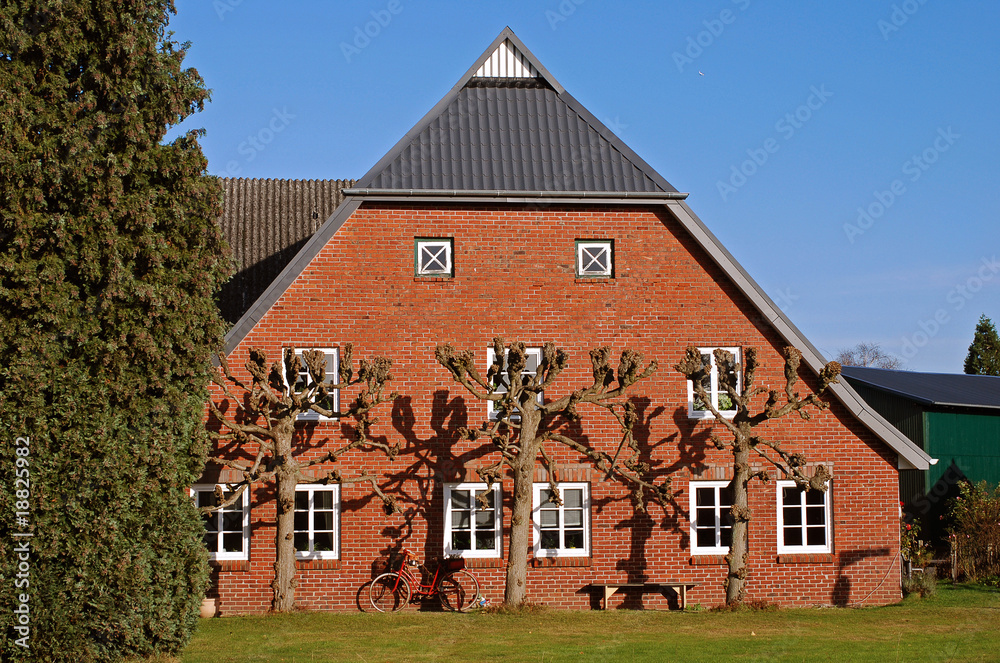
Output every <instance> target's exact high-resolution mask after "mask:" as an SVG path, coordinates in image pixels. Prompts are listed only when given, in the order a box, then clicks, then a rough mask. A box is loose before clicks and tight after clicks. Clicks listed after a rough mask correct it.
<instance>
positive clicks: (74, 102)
mask: <svg viewBox="0 0 1000 663" xmlns="http://www.w3.org/2000/svg"><path fill="white" fill-rule="evenodd" d="M173 12H174V7H173V2H172V1H170V0H167V1H165V2H159V1H154V0H141V1H140V0H61V1H52V2H39V1H38V0H8V1H6V2H4V3H2V4H0V439H2V447H0V448H2V449H3V453H2V456H0V485H2V489H0V510H2V514H3V515H2V522H3V525H2V530H3V532H2V536H0V541H2V543H0V549H2V553H3V554H2V555H0V560H2V561H0V577H2V578H3V579H4V581H3V584H2V587H0V604H2V605H3V606H4V610H3V612H2V613H0V629H2V632H3V634H4V637H3V638H0V659H3V660H5V661H8V660H32V661H46V660H72V659H77V660H81V661H91V660H98V661H103V660H117V659H118V658H121V657H124V656H129V655H133V654H137V655H148V654H152V653H155V652H168V653H169V652H176V651H178V650H179V649H180V648H182V647H183V646H184V645H185V644H186V643H187V641H188V639H189V637H190V633H191V631H192V630H193V627H194V624H195V621H196V619H197V615H198V605H199V602H200V599H201V597H202V595H203V593H204V589H205V586H206V583H207V557H206V552H205V550H204V547H203V544H202V536H203V526H202V522H201V519H200V517H199V515H198V514H197V512H196V511H195V508H194V505H193V504H192V502H191V500H190V497H189V494H188V486H189V485H191V484H192V483H194V481H195V480H196V479H197V478H198V476H199V475H200V473H201V469H202V465H203V463H204V454H205V449H206V440H205V433H204V426H203V424H202V417H203V414H204V407H205V402H206V399H207V388H206V386H207V382H208V379H209V375H210V371H211V362H210V357H211V352H212V351H213V350H214V349H216V348H218V346H219V345H220V340H221V337H222V334H223V332H224V327H223V324H222V322H221V321H220V319H219V316H218V312H217V309H216V307H215V304H214V302H213V294H214V292H215V291H216V290H217V289H218V288H219V286H220V284H221V283H222V281H223V280H224V278H225V277H226V275H227V272H228V269H229V267H228V261H227V259H226V258H225V257H224V255H225V253H224V251H225V247H224V243H223V241H222V239H221V236H220V234H219V231H218V229H217V227H216V224H215V220H216V219H217V218H218V216H219V214H220V212H221V187H220V185H219V183H218V182H217V180H215V179H214V178H210V177H207V176H206V175H205V169H206V165H207V163H206V160H205V158H204V155H203V154H202V152H201V148H200V147H199V145H198V142H197V134H196V133H194V132H192V133H188V134H186V135H183V136H181V137H179V138H177V139H176V140H173V141H172V142H165V141H164V137H165V135H166V131H167V129H168V127H170V126H171V125H174V124H177V123H178V122H180V121H181V120H182V119H184V118H185V117H187V116H188V115H190V114H192V113H193V112H195V111H196V110H200V109H201V108H202V105H203V103H204V101H205V100H206V99H207V97H208V92H207V90H206V89H205V87H204V83H203V81H202V79H201V77H200V76H199V75H198V73H197V72H196V71H194V70H193V69H184V68H183V67H182V61H183V59H184V55H185V46H178V45H177V44H176V43H174V42H172V41H171V34H170V33H167V32H166V26H167V21H168V18H169V15H170V14H171V13H173ZM15 473H16V474H15ZM15 479H23V483H21V482H18V483H17V484H15ZM16 512H21V514H19V515H18V516H17V518H15V513H16ZM22 514H23V515H22ZM15 546H17V547H18V548H19V549H21V550H23V549H24V548H25V547H27V548H28V550H29V552H27V553H24V554H18V553H15V551H14V550H12V548H14V547H15ZM22 574H23V575H22ZM21 578H23V579H24V583H23V584H22V583H21V582H19V580H20V579H21ZM15 580H18V581H17V582H16V581H15ZM23 599H26V600H23ZM21 606H26V607H24V609H23V610H22V611H21V612H20V613H17V612H16V611H17V609H19V608H20V607H21ZM25 612H27V613H28V614H27V615H26V616H25V615H24V613H25ZM16 627H17V628H16ZM25 627H26V628H25ZM25 645H27V647H25Z"/></svg>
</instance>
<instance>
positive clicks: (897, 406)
mask: <svg viewBox="0 0 1000 663" xmlns="http://www.w3.org/2000/svg"><path fill="white" fill-rule="evenodd" d="M847 381H848V382H849V383H850V385H851V386H852V387H854V390H855V391H857V392H858V395H859V396H861V398H863V399H865V401H866V402H867V403H868V404H869V405H871V406H872V408H873V409H874V410H875V411H876V412H878V413H879V414H881V415H882V417H883V418H884V419H885V420H886V421H888V422H889V423H890V424H892V425H893V426H894V427H895V428H896V430H898V431H899V432H900V433H902V434H903V435H905V436H906V437H908V438H910V439H911V440H913V442H914V443H915V444H916V445H917V446H918V447H920V448H921V449H924V419H923V408H922V407H920V406H918V405H916V404H915V403H913V402H912V401H908V400H906V399H905V398H900V397H899V396H894V395H893V394H887V393H885V392H884V391H880V390H878V389H874V388H872V387H870V386H868V385H867V384H865V383H863V382H858V381H857V380H852V379H851V378H847ZM924 450H925V451H927V450H926V449H924ZM931 455H932V456H933V455H934V454H931Z"/></svg>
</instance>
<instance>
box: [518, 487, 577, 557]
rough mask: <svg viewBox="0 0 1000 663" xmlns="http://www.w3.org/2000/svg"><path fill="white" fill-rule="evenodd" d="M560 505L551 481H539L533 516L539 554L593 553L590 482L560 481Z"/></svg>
mask: <svg viewBox="0 0 1000 663" xmlns="http://www.w3.org/2000/svg"><path fill="white" fill-rule="evenodd" d="M557 487H558V489H559V496H560V497H561V498H562V504H557V503H556V501H555V499H554V498H553V495H552V490H551V489H550V487H549V484H547V483H536V484H535V485H534V486H533V488H534V508H533V510H532V519H533V521H534V530H535V532H534V533H535V545H534V549H535V557H587V556H589V555H590V484H589V483H560V484H557Z"/></svg>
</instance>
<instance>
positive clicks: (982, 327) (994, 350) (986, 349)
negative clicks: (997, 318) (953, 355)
mask: <svg viewBox="0 0 1000 663" xmlns="http://www.w3.org/2000/svg"><path fill="white" fill-rule="evenodd" d="M965 372H966V373H968V374H969V375H1000V336H998V335H997V328H996V326H995V325H994V324H993V321H992V320H990V319H989V318H987V317H986V315H985V314H983V315H981V316H979V322H978V323H977V324H976V332H975V334H974V335H973V337H972V343H970V344H969V354H967V355H966V356H965Z"/></svg>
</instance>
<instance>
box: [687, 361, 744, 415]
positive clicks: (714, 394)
mask: <svg viewBox="0 0 1000 663" xmlns="http://www.w3.org/2000/svg"><path fill="white" fill-rule="evenodd" d="M717 349H721V350H728V351H729V352H731V353H732V354H733V357H735V358H736V363H737V364H740V365H742V361H741V359H740V356H741V354H742V353H741V352H740V349H739V348H724V347H722V348H720V347H718V346H715V347H706V348H698V352H699V353H701V354H702V355H706V354H707V355H708V357H709V362H711V363H710V365H711V368H712V370H711V372H710V373H709V379H710V380H711V389H710V390H709V396H711V398H712V405H714V406H715V409H717V410H719V394H720V393H722V392H721V391H720V389H719V367H718V366H717V365H716V363H715V350H717ZM742 389H743V376H742V375H740V374H739V372H737V373H736V391H737V392H741V391H742ZM687 398H688V418H690V419H714V418H715V415H714V414H712V411H711V410H696V409H695V403H694V401H695V396H694V383H693V382H692V381H691V380H688V381H687ZM733 405H734V406H735V403H734V404H733ZM719 414H721V415H722V416H723V417H725V418H726V419H732V418H733V417H735V416H736V408H735V407H733V408H732V409H730V410H719Z"/></svg>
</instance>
